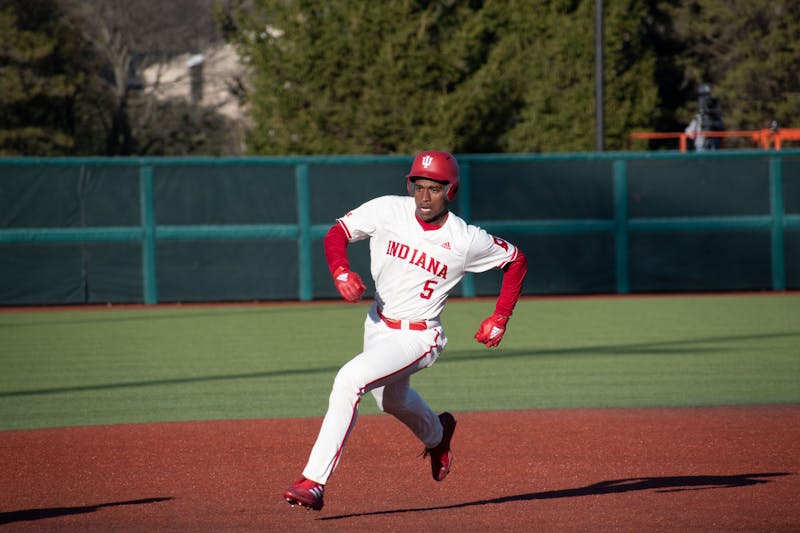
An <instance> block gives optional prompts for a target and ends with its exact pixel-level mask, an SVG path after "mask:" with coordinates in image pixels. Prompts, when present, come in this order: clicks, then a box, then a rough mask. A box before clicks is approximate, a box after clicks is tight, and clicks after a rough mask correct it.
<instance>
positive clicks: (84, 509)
mask: <svg viewBox="0 0 800 533" xmlns="http://www.w3.org/2000/svg"><path fill="white" fill-rule="evenodd" d="M171 499H172V498H144V499H141V500H130V501H126V502H110V503H99V504H97V505H83V506H77V507H47V508H44V509H24V510H22V511H8V512H0V525H1V524H11V523H12V522H29V521H33V520H42V519H44V518H56V517H59V516H70V515H75V514H86V513H94V512H96V511H99V510H100V509H102V508H104V507H119V506H121V505H145V504H148V503H159V502H165V501H168V500H171Z"/></svg>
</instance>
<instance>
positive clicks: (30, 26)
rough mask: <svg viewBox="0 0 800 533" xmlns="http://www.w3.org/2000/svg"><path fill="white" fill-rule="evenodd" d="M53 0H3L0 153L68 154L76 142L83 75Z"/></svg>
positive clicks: (0, 13)
mask: <svg viewBox="0 0 800 533" xmlns="http://www.w3.org/2000/svg"><path fill="white" fill-rule="evenodd" d="M65 37H68V36H66V35H65V34H64V32H63V27H62V26H61V25H60V23H59V11H58V9H57V6H56V5H55V4H54V2H53V1H51V0H25V1H19V0H3V1H2V2H0V58H2V63H0V154H3V155H65V154H69V153H71V152H72V150H73V147H74V145H75V139H74V116H73V115H72V113H71V102H72V100H73V98H74V95H75V93H76V82H77V81H78V80H79V77H78V76H77V75H76V73H74V72H71V71H70V69H69V61H68V59H67V58H68V57H69V55H70V53H71V52H72V50H73V48H72V46H73V45H74V41H70V40H69V39H68V38H65Z"/></svg>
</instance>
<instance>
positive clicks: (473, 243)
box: [338, 196, 518, 320]
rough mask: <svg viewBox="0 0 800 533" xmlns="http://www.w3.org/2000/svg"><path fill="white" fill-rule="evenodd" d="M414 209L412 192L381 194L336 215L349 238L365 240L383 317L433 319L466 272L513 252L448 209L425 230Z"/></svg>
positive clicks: (500, 262)
mask: <svg viewBox="0 0 800 533" xmlns="http://www.w3.org/2000/svg"><path fill="white" fill-rule="evenodd" d="M415 210H416V205H415V203H414V198H412V197H404V196H382V197H379V198H375V199H373V200H370V201H368V202H366V203H364V204H362V205H361V206H359V207H358V208H356V209H354V210H353V211H351V212H349V213H347V214H346V215H345V216H343V217H342V218H340V219H338V222H339V224H340V225H341V227H342V228H343V229H344V231H345V233H346V234H347V237H348V239H349V242H356V241H360V240H363V239H366V238H369V239H370V256H371V263H370V270H371V272H372V278H373V279H374V280H375V300H376V301H377V304H378V306H379V308H380V309H381V310H382V312H383V314H384V315H385V316H388V317H391V318H394V319H400V320H420V319H437V318H438V317H439V314H440V313H441V312H442V308H443V307H444V304H445V301H446V300H447V296H448V294H449V293H450V291H451V290H452V289H453V288H454V287H455V286H456V284H457V283H458V282H459V281H461V278H463V277H464V274H465V273H466V272H484V271H487V270H489V269H492V268H502V267H504V266H505V265H506V264H507V263H509V262H511V261H513V260H514V259H515V258H516V256H517V254H518V251H517V248H516V247H515V246H514V245H512V244H511V243H509V242H507V241H505V240H503V239H500V238H498V237H494V236H492V235H490V234H488V233H487V232H486V231H484V230H483V229H481V228H479V227H477V226H473V225H469V224H467V223H466V222H465V221H464V220H463V219H461V218H459V217H458V216H456V215H455V214H454V213H452V212H450V213H449V214H448V217H447V220H446V221H445V223H444V225H443V226H442V227H441V228H439V229H436V230H430V231H425V230H424V229H423V228H422V227H421V225H420V223H419V221H418V220H417V218H416V216H415Z"/></svg>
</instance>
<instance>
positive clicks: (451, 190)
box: [447, 183, 458, 202]
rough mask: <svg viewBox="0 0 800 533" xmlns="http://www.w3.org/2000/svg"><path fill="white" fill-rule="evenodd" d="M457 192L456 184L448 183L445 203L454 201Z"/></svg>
mask: <svg viewBox="0 0 800 533" xmlns="http://www.w3.org/2000/svg"><path fill="white" fill-rule="evenodd" d="M457 192H458V183H450V184H448V185H447V201H448V202H452V201H453V200H455V199H456V193H457Z"/></svg>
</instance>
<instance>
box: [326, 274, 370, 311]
mask: <svg viewBox="0 0 800 533" xmlns="http://www.w3.org/2000/svg"><path fill="white" fill-rule="evenodd" d="M333 283H334V284H335V285H336V290H338V291H339V294H341V295H342V298H344V299H345V300H347V301H348V302H350V303H356V302H358V301H359V300H360V299H361V295H362V294H364V291H365V290H366V289H367V286H366V285H364V282H363V281H361V276H359V275H358V274H356V273H355V272H353V271H351V270H347V269H346V268H345V267H343V266H340V267H339V268H337V269H336V272H334V273H333Z"/></svg>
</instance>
